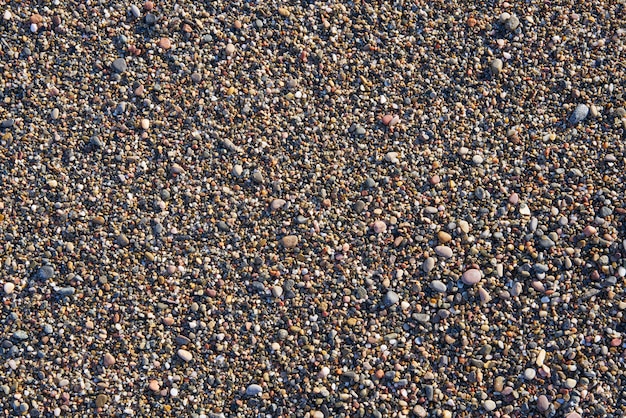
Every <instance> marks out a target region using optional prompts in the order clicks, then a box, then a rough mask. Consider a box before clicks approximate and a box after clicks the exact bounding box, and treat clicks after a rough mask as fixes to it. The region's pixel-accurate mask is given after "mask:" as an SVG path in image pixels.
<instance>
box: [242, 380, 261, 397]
mask: <svg viewBox="0 0 626 418" xmlns="http://www.w3.org/2000/svg"><path fill="white" fill-rule="evenodd" d="M261 393H263V388H261V386H259V385H257V384H254V383H253V384H251V385H249V386H248V387H247V388H246V395H247V396H259V395H261Z"/></svg>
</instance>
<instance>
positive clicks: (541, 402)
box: [537, 395, 550, 412]
mask: <svg viewBox="0 0 626 418" xmlns="http://www.w3.org/2000/svg"><path fill="white" fill-rule="evenodd" d="M548 408H550V402H549V401H548V398H547V397H546V395H540V396H539V397H538V398H537V409H538V410H539V412H546V411H547V410H548Z"/></svg>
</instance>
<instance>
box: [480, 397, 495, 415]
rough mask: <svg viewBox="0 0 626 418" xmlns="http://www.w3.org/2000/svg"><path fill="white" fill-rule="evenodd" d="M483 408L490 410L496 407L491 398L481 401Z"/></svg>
mask: <svg viewBox="0 0 626 418" xmlns="http://www.w3.org/2000/svg"><path fill="white" fill-rule="evenodd" d="M483 408H485V411H487V412H491V411H493V410H495V409H496V403H495V402H494V401H492V400H491V399H487V400H485V401H483Z"/></svg>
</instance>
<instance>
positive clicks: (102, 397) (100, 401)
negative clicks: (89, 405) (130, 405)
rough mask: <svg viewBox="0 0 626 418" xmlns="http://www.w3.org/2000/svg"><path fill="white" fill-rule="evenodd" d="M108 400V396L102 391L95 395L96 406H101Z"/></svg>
mask: <svg viewBox="0 0 626 418" xmlns="http://www.w3.org/2000/svg"><path fill="white" fill-rule="evenodd" d="M108 402H109V397H108V396H107V395H105V394H103V393H101V394H99V395H98V396H96V407H97V408H103V407H104V406H105V405H106V404H107V403H108Z"/></svg>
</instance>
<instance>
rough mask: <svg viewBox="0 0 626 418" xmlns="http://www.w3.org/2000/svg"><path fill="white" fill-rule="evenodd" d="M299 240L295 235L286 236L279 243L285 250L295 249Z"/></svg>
mask: <svg viewBox="0 0 626 418" xmlns="http://www.w3.org/2000/svg"><path fill="white" fill-rule="evenodd" d="M298 242H299V239H298V237H297V236H296V235H286V236H284V237H282V238H281V240H280V243H281V244H282V246H283V247H285V248H295V247H297V246H298Z"/></svg>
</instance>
